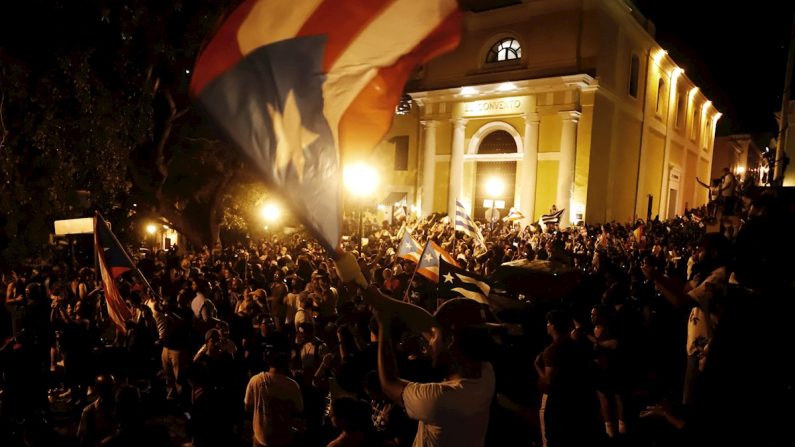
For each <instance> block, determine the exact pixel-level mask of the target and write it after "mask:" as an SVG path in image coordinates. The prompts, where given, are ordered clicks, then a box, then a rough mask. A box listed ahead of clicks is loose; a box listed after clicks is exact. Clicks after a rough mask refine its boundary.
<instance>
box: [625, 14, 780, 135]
mask: <svg viewBox="0 0 795 447" xmlns="http://www.w3.org/2000/svg"><path fill="white" fill-rule="evenodd" d="M635 4H636V5H637V6H638V9H640V11H641V12H642V13H643V14H644V15H645V16H646V17H648V18H649V19H651V21H652V22H654V24H655V25H656V27H657V36H656V38H657V42H659V43H660V44H661V45H662V46H663V48H665V49H666V50H668V53H669V54H670V55H671V56H672V57H673V59H674V60H675V61H676V62H677V64H678V65H679V66H680V67H682V68H684V70H685V72H686V74H687V76H688V77H689V78H690V79H692V80H693V81H694V82H695V83H696V85H698V86H699V88H701V90H702V91H704V93H705V94H706V95H707V97H708V98H710V99H711V100H712V102H713V103H714V104H715V106H716V107H717V109H718V110H719V111H720V112H722V113H723V117H722V118H721V120H720V121H719V122H718V129H717V134H718V135H728V134H733V133H751V134H759V133H772V132H774V131H775V130H776V129H777V128H778V127H777V124H776V121H775V118H774V116H773V113H774V112H777V111H779V110H780V108H781V91H782V89H783V87H784V72H785V67H786V59H787V45H788V42H789V36H790V30H791V27H792V14H793V9H795V2H792V1H791V0H790V1H788V0H758V1H755V2H736V3H735V2H731V3H730V2H728V1H699V0H664V1H661V0H636V1H635ZM749 4H750V5H755V6H748V5H749ZM696 5H697V8H698V9H696V8H695V7H694V6H696ZM709 6H712V7H711V8H710V7H709Z"/></svg>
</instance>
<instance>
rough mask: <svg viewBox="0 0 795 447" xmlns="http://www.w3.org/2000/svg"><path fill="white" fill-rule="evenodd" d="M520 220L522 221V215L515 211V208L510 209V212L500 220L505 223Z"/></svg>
mask: <svg viewBox="0 0 795 447" xmlns="http://www.w3.org/2000/svg"><path fill="white" fill-rule="evenodd" d="M522 219H524V214H522V213H521V211H519V210H517V209H516V208H511V211H510V212H509V213H508V215H507V216H505V217H503V218H502V220H503V221H505V222H507V221H511V222H516V221H517V220H522Z"/></svg>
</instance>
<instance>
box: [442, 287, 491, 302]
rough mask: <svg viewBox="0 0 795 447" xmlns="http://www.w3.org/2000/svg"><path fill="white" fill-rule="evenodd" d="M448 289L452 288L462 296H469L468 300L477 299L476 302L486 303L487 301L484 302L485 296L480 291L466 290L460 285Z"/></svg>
mask: <svg viewBox="0 0 795 447" xmlns="http://www.w3.org/2000/svg"><path fill="white" fill-rule="evenodd" d="M450 290H452V291H453V292H457V293H459V294H460V295H461V296H463V297H464V298H469V299H470V300H474V301H477V302H478V303H482V304H488V303H486V297H484V296H483V295H482V294H480V293H477V292H473V291H471V290H467V289H463V288H461V287H456V288H455V289H450Z"/></svg>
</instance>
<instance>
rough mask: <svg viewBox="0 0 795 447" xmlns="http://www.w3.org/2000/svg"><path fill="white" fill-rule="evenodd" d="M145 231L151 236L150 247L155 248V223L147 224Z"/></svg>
mask: <svg viewBox="0 0 795 447" xmlns="http://www.w3.org/2000/svg"><path fill="white" fill-rule="evenodd" d="M146 232H147V233H148V234H149V235H150V236H152V249H153V250H154V249H156V248H157V236H155V233H157V225H155V224H149V225H147V226H146Z"/></svg>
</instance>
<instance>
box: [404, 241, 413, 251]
mask: <svg viewBox="0 0 795 447" xmlns="http://www.w3.org/2000/svg"><path fill="white" fill-rule="evenodd" d="M404 247H406V250H411V244H410V243H408V242H406V245H404Z"/></svg>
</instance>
